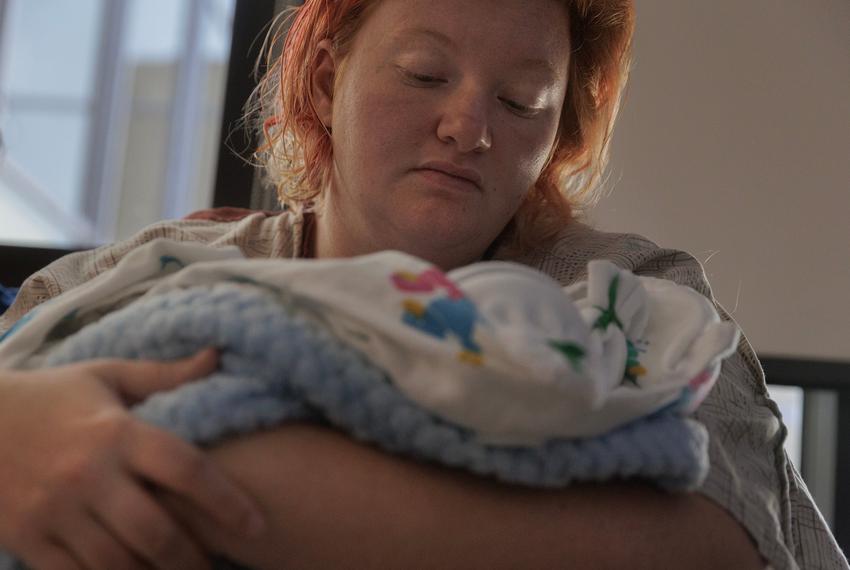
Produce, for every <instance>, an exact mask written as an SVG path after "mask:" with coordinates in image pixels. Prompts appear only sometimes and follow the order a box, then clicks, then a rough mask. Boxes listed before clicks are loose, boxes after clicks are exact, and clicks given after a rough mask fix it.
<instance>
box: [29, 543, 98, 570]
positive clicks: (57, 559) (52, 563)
mask: <svg viewBox="0 0 850 570" xmlns="http://www.w3.org/2000/svg"><path fill="white" fill-rule="evenodd" d="M31 552H32V556H26V555H25V556H24V557H23V561H24V563H25V564H26V565H27V566H28V567H30V568H35V569H36V570H41V569H42V568H45V569H49V570H86V569H85V568H83V566H82V565H81V564H80V563H79V562H77V560H76V559H75V558H74V557H73V556H72V555H71V553H70V552H68V550H67V549H66V548H65V547H63V546H62V545H60V544H58V543H55V542H51V541H45V542H44V543H43V544H39V545H38V546H37V547H36V548H34V549H32V551H31Z"/></svg>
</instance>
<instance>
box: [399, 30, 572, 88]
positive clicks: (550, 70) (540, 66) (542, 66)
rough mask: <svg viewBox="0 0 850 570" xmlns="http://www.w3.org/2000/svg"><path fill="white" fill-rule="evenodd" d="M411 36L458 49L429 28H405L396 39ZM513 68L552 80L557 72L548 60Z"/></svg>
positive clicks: (529, 60) (530, 61)
mask: <svg viewBox="0 0 850 570" xmlns="http://www.w3.org/2000/svg"><path fill="white" fill-rule="evenodd" d="M411 35H413V36H421V37H425V38H428V39H430V40H432V41H435V42H437V43H439V44H443V45H445V46H448V47H450V48H452V49H457V47H458V46H457V43H455V41H454V40H453V39H451V38H450V37H449V36H447V35H446V34H444V33H442V32H438V31H437V30H432V29H431V28H421V27H416V28H406V29H403V30H400V31H399V33H398V38H399V39H403V38H404V37H406V36H407V37H409V36H411ZM515 67H517V68H519V69H532V70H534V71H537V72H540V73H545V74H546V75H548V76H550V77H553V78H554V77H557V76H558V71H557V70H556V69H555V66H554V65H553V64H552V62H551V61H549V60H548V59H539V58H533V57H528V58H525V59H522V60H520V61H518V62H517V64H516V66H515Z"/></svg>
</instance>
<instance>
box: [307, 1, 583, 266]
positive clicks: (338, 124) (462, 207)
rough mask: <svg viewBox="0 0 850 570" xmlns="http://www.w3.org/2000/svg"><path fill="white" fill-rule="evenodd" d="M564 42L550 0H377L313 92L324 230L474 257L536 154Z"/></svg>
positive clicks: (560, 12)
mask: <svg viewBox="0 0 850 570" xmlns="http://www.w3.org/2000/svg"><path fill="white" fill-rule="evenodd" d="M569 54H570V45H569V22H568V16H567V10H566V8H565V6H564V3H563V2H561V1H558V0H382V1H381V2H379V3H378V4H377V6H375V7H374V8H373V9H372V11H371V12H370V13H369V14H368V16H367V17H366V20H365V22H364V23H363V25H362V27H361V29H360V31H359V32H358V33H357V35H356V37H355V38H354V40H353V42H352V45H351V49H350V52H349V54H348V55H347V57H346V59H345V61H344V64H343V66H342V68H340V66H339V63H340V62H339V61H338V60H337V61H335V62H334V65H335V73H336V80H335V86H334V90H333V96H332V99H331V100H330V101H329V102H328V104H327V105H326V106H324V107H323V105H322V103H321V102H319V103H318V104H317V109H318V111H319V115H320V117H321V118H322V119H323V121H324V122H325V123H326V124H327V125H328V126H329V127H331V129H332V133H333V137H332V138H333V152H334V169H333V175H332V186H331V189H330V192H329V195H328V197H327V201H326V209H325V213H324V214H323V215H322V217H325V218H326V219H327V222H328V223H329V224H330V223H332V224H333V229H332V230H330V232H331V233H333V234H335V235H337V238H336V239H338V240H339V239H342V240H347V243H348V244H349V247H351V248H353V249H354V250H355V251H351V252H349V253H366V252H369V251H375V250H381V249H398V250H402V251H406V252H408V253H411V254H414V255H419V256H420V257H424V258H426V259H429V260H430V261H432V262H434V263H437V264H438V265H441V266H444V267H448V266H454V265H461V264H464V263H468V262H471V261H473V260H475V259H477V258H478V257H479V256H480V255H481V254H482V253H483V252H484V250H485V249H486V248H487V246H488V245H489V244H490V243H491V242H492V240H493V239H495V238H496V236H497V235H498V234H499V233H500V232H501V230H502V229H503V228H504V227H505V225H506V224H507V223H508V221H509V220H510V219H511V217H512V216H513V214H514V213H515V212H516V210H517V208H518V207H519V205H520V202H521V201H522V198H523V196H524V195H525V194H526V192H527V191H528V190H529V188H531V187H532V186H533V185H534V183H535V181H536V180H537V178H538V176H539V175H540V173H541V172H542V170H543V168H544V166H545V165H546V161H547V159H548V157H549V154H550V151H551V150H552V147H553V144H554V143H555V137H556V134H557V131H558V125H559V119H560V115H561V108H562V106H563V103H564V97H565V93H566V88H567V77H568V68H569ZM318 59H319V60H321V59H322V58H321V57H320V58H318ZM324 59H325V60H326V61H325V63H324V66H325V67H327V66H328V65H329V64H328V61H332V60H333V59H334V57H333V56H332V55H331V54H329V53H326V54H324ZM323 109H324V111H323ZM321 224H322V222H320V228H321ZM326 225H327V224H326ZM320 231H321V230H320ZM320 239H321V238H320Z"/></svg>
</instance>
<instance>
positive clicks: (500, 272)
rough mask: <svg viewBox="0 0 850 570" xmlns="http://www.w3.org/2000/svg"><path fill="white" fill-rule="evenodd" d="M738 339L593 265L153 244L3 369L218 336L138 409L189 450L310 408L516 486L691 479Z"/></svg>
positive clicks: (140, 352) (648, 285)
mask: <svg viewBox="0 0 850 570" xmlns="http://www.w3.org/2000/svg"><path fill="white" fill-rule="evenodd" d="M737 338H738V333H737V330H736V328H735V327H734V325H732V324H730V323H722V322H720V319H719V318H718V316H717V314H716V312H715V311H714V308H713V307H712V305H711V303H710V302H709V301H708V300H707V299H705V298H704V297H702V296H701V295H699V294H698V293H696V292H694V291H692V290H691V289H688V288H686V287H681V286H679V285H676V284H675V283H672V282H668V281H663V280H657V279H650V278H644V277H637V276H635V275H633V274H631V273H629V272H627V271H623V270H620V269H618V268H617V267H616V266H614V265H613V264H611V263H609V262H605V261H595V262H591V263H590V264H589V266H588V278H587V280H586V281H584V282H580V283H577V284H575V285H573V286H570V287H566V288H562V287H561V286H559V285H558V284H557V283H556V282H555V281H553V280H551V279H550V278H549V277H547V276H545V275H543V274H541V273H539V272H537V271H533V270H531V269H529V268H527V267H524V266H521V265H517V264H513V263H503V262H482V263H476V264H473V265H470V266H467V267H463V268H459V269H456V270H453V271H449V272H447V273H445V272H442V271H440V270H439V269H438V268H436V267H434V266H432V265H431V264H429V263H427V262H425V261H423V260H421V259H417V258H415V257H412V256H409V255H406V254H402V253H398V252H382V253H376V254H372V255H367V256H362V257H355V258H350V259H331V260H246V259H242V257H241V254H240V253H239V252H238V250H236V249H235V248H234V249H227V250H221V249H213V248H209V247H206V246H200V245H196V244H185V243H177V242H171V241H167V240H157V241H154V242H151V243H149V244H148V245H145V246H143V247H140V248H139V249H137V250H134V251H133V252H131V253H130V254H128V255H127V256H126V257H125V258H124V259H123V260H122V261H121V263H119V264H118V266H117V267H116V268H115V269H114V270H112V271H109V272H107V273H104V274H102V275H101V276H100V277H98V278H96V279H94V280H93V281H91V282H90V283H89V284H87V285H85V286H82V287H79V288H77V289H74V290H72V291H69V292H68V293H66V294H64V295H62V296H60V297H58V298H56V299H54V300H51V301H49V302H47V303H45V304H43V305H41V306H39V307H38V308H37V309H36V310H34V311H32V312H31V313H30V314H28V315H27V316H26V317H25V318H24V319H22V320H21V321H19V323H18V325H16V327H15V328H14V329H13V330H11V331H9V332H8V333H7V334H6V335H5V337H4V338H3V339H2V340H0V367H4V368H15V367H17V368H31V367H39V366H57V365H61V364H66V363H70V362H76V361H80V360H86V359H91V358H100V357H118V358H148V359H151V358H152V359H166V360H167V359H173V358H179V357H183V356H187V355H189V354H193V353H194V352H196V351H197V350H199V349H201V348H204V347H207V346H217V347H219V349H220V352H221V359H220V370H219V371H218V372H216V373H214V374H213V375H212V376H211V377H209V378H207V379H203V380H199V381H197V382H194V383H191V384H187V385H184V386H181V387H180V388H178V389H176V390H174V391H172V392H168V393H158V394H156V395H154V396H153V397H151V398H149V399H148V400H147V401H145V402H143V403H141V404H139V405H137V406H136V407H135V408H134V409H133V412H134V413H135V414H137V415H138V416H139V417H141V418H143V419H145V420H146V421H149V422H151V423H154V424H156V425H159V426H161V427H163V428H166V429H169V430H171V431H172V432H174V433H176V434H178V435H180V436H182V437H184V438H186V439H188V440H191V441H194V442H196V443H199V444H206V443H212V442H215V441H217V440H219V439H221V438H222V437H225V436H227V435H232V434H236V433H248V432H250V431H254V430H257V429H263V428H266V427H270V426H273V425H277V424H280V423H281V422H285V421H292V420H301V421H303V420H308V421H309V420H314V421H319V422H323V423H329V424H331V425H334V426H336V427H338V428H340V429H342V430H344V431H346V432H347V433H349V434H350V435H351V436H353V437H356V438H358V439H361V440H365V441H369V442H372V443H375V444H377V445H379V446H380V447H382V448H383V449H385V450H387V451H390V452H393V453H400V454H404V455H408V456H412V457H416V458H420V459H425V460H429V461H436V462H440V463H443V464H445V465H449V466H453V467H457V468H462V469H467V470H469V471H472V472H475V473H478V474H481V475H487V476H494V477H496V478H499V479H501V480H504V481H509V482H514V483H522V484H527V485H534V486H548V487H557V486H563V485H567V484H569V483H571V482H573V481H580V480H584V481H587V480H595V481H600V480H605V479H610V478H613V477H640V478H643V479H645V480H648V481H651V482H653V483H655V484H657V485H659V486H661V487H663V488H666V489H670V490H687V489H693V488H695V487H696V486H698V485H699V484H700V483H701V482H702V480H703V479H704V477H705V475H706V473H707V471H708V453H707V433H706V431H705V429H704V428H703V426H701V425H700V424H699V423H698V422H696V421H694V420H692V419H689V418H687V417H686V416H687V414H688V413H689V412H691V411H693V409H694V408H695V407H696V406H697V405H698V404H699V402H700V401H701V400H702V398H703V397H704V396H705V395H706V393H707V392H708V390H709V389H710V387H711V385H712V384H713V382H714V381H715V379H716V378H717V376H718V373H719V369H720V363H721V360H722V359H723V357H725V356H726V355H728V354H730V353H731V352H732V351H733V350H734V347H735V345H736V342H737Z"/></svg>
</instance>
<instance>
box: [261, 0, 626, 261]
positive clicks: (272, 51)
mask: <svg viewBox="0 0 850 570" xmlns="http://www.w3.org/2000/svg"><path fill="white" fill-rule="evenodd" d="M377 1H378V0H306V1H305V2H304V4H303V5H302V6H300V7H295V8H291V9H289V10H288V11H287V12H286V13H284V15H283V16H284V17H283V18H282V19H281V20H280V22H279V25H277V26H275V28H276V31H273V32H270V35H269V40H268V41H267V47H266V50H265V52H266V61H267V65H268V67H267V71H266V73H265V75H264V76H263V77H262V79H261V81H260V83H259V85H258V86H257V89H256V90H255V92H254V95H253V97H252V99H251V101H250V102H249V106H248V112H247V115H246V118H247V119H248V120H249V121H251V122H253V123H254V124H255V125H256V126H257V127H258V128H259V130H260V131H261V133H262V140H263V144H262V145H261V147H260V148H259V149H258V151H257V153H256V156H257V158H258V160H259V162H260V165H261V166H263V167H265V175H266V178H267V180H268V181H269V182H270V183H271V184H273V185H274V186H275V187H276V188H277V193H278V197H279V199H280V201H281V202H282V203H283V204H285V205H287V206H289V207H292V208H298V209H301V208H305V207H307V208H309V207H311V206H312V205H313V204H315V203H316V202H317V201H319V200H320V199H321V196H322V192H323V191H324V189H325V188H327V187H328V184H329V181H330V173H331V168H332V162H333V150H332V146H331V139H330V134H329V133H328V131H327V129H326V128H325V126H324V125H323V124H322V122H321V121H320V120H319V118H318V116H317V114H316V111H315V108H314V105H313V102H312V88H311V83H312V66H311V64H312V59H313V57H314V54H315V51H316V45H317V44H318V43H319V42H320V41H322V40H324V39H327V38H330V39H331V40H332V42H333V45H334V49H335V51H336V53H337V54H338V55H339V57H340V58H341V61H343V62H344V60H345V56H346V55H347V53H348V51H349V49H350V47H351V41H352V40H353V39H354V36H355V35H356V33H357V31H358V30H359V29H360V26H361V25H362V24H363V21H364V16H365V13H366V11H367V9H368V8H369V7H370V6H373V5H375V4H376V3H377ZM562 1H563V2H564V4H565V5H566V7H567V9H568V11H569V21H570V29H569V33H570V42H571V46H572V48H571V49H572V53H571V61H570V72H569V84H568V86H567V95H566V100H565V103H564V108H563V110H562V114H561V124H560V127H559V130H558V135H557V139H556V141H555V144H554V146H553V149H552V153H551V155H550V157H549V161H548V163H547V165H546V167H545V168H544V170H543V172H542V173H541V175H540V178H539V179H538V180H537V182H536V183H535V185H534V187H533V188H531V189H530V191H529V193H528V194H527V196H526V198H525V200H524V201H523V204H522V205H521V206H520V209H519V211H518V212H517V214H516V215H515V216H514V220H513V223H512V224H510V227H509V228H507V230H508V231H509V232H510V234H511V236H512V241H513V242H514V243H515V244H516V245H518V246H520V247H527V246H529V245H532V244H533V243H535V242H538V241H539V240H541V239H546V238H549V237H552V236H554V235H555V234H556V233H557V231H558V230H559V229H560V228H561V227H562V226H563V225H564V224H565V223H566V222H568V221H569V220H570V219H571V218H572V217H573V216H574V215H575V214H576V213H579V212H581V211H583V210H584V209H586V208H587V207H589V206H590V205H592V204H593V203H595V201H596V200H597V198H598V197H599V194H600V192H601V187H602V184H601V182H602V178H603V175H604V172H605V168H606V166H607V163H608V147H609V141H610V137H611V132H612V130H613V127H614V121H615V119H616V116H617V112H618V109H619V105H620V99H621V95H622V92H623V90H624V88H625V85H626V82H627V79H628V74H629V67H630V64H631V44H632V34H633V29H634V5H633V2H632V0H562ZM287 24H289V31H288V33H286V31H285V30H286V25H287ZM282 38H285V40H284V41H283V46H282V48H283V49H282V50H280V49H278V48H280V44H281V39H282Z"/></svg>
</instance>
